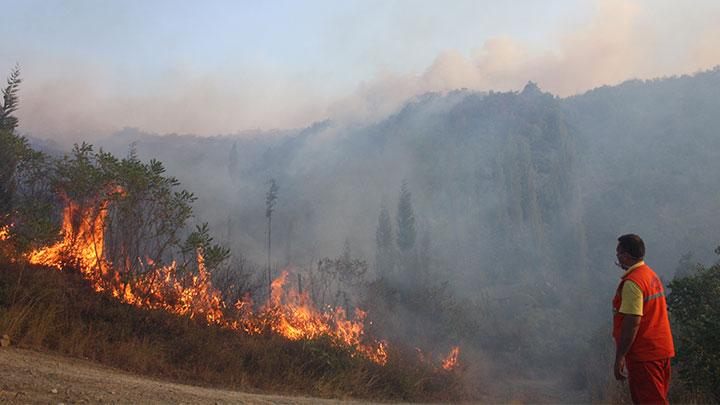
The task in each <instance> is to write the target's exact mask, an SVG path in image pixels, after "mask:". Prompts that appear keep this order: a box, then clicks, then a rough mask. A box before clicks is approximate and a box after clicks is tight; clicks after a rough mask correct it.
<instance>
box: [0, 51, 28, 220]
mask: <svg viewBox="0 0 720 405" xmlns="http://www.w3.org/2000/svg"><path fill="white" fill-rule="evenodd" d="M21 81H22V80H21V79H20V67H19V66H17V65H15V67H14V68H13V70H12V71H11V72H10V77H9V78H8V79H7V87H5V88H4V89H3V90H2V94H3V102H2V104H0V225H2V224H3V222H5V221H6V220H7V218H8V216H9V215H10V212H11V211H12V204H13V196H14V195H15V188H16V181H15V180H16V179H15V171H16V169H17V166H18V164H19V162H20V159H21V155H22V153H23V151H24V150H26V149H27V148H26V143H25V139H24V138H22V137H20V136H17V135H16V134H15V129H16V128H17V126H18V119H17V117H15V116H14V115H13V113H14V112H15V111H17V109H18V101H19V98H18V89H19V87H20V82H21Z"/></svg>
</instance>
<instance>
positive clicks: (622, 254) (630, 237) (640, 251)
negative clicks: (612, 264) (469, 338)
mask: <svg viewBox="0 0 720 405" xmlns="http://www.w3.org/2000/svg"><path fill="white" fill-rule="evenodd" d="M615 254H616V256H617V260H618V264H619V265H620V267H622V268H623V269H625V270H627V269H629V268H630V267H631V266H632V265H633V264H635V263H637V262H639V261H640V260H643V258H644V257H645V242H643V240H642V239H641V238H640V237H639V236H637V235H635V234H633V233H629V234H627V235H623V236H621V237H619V238H618V245H617V248H616V249H615Z"/></svg>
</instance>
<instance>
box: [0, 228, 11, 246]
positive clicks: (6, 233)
mask: <svg viewBox="0 0 720 405" xmlns="http://www.w3.org/2000/svg"><path fill="white" fill-rule="evenodd" d="M8 239H10V225H5V226H0V242H2V241H6V240H8Z"/></svg>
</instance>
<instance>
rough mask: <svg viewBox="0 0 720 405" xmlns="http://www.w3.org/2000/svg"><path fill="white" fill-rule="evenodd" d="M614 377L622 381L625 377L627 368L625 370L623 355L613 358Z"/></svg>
mask: <svg viewBox="0 0 720 405" xmlns="http://www.w3.org/2000/svg"><path fill="white" fill-rule="evenodd" d="M614 370H615V379H616V380H618V381H622V380H624V379H626V378H627V370H625V357H624V356H623V357H619V358H615V367H614Z"/></svg>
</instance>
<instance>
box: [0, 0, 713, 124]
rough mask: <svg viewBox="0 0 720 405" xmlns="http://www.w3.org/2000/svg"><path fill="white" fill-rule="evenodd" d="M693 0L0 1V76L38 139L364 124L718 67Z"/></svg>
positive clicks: (708, 6)
mask: <svg viewBox="0 0 720 405" xmlns="http://www.w3.org/2000/svg"><path fill="white" fill-rule="evenodd" d="M689 3H690V4H692V7H687V6H680V4H681V3H678V2H675V3H673V2H669V1H657V2H650V1H630V0H627V1H621V0H609V1H603V2H600V1H560V0H558V1H530V0H528V1H512V2H510V1H480V0H475V1H465V0H454V1H449V2H448V1H445V2H441V1H420V0H405V1H375V0H367V1H349V0H347V1H345V0H336V1H299V0H298V1H203V2H197V1H195V2H191V1H139V0H126V1H112V0H104V1H99V0H97V1H51V0H44V1H35V0H17V1H11V0H0V9H1V10H2V12H3V15H4V16H6V18H4V19H3V20H4V21H3V24H0V36H1V37H2V38H4V40H3V41H1V42H0V70H2V71H4V72H8V71H9V70H10V68H11V67H12V65H13V64H14V63H15V62H19V63H20V64H21V67H22V71H23V77H24V79H25V83H24V85H23V93H21V97H22V100H23V104H21V106H24V108H23V110H21V112H20V114H19V115H20V118H21V120H22V122H23V126H22V128H23V129H24V130H26V131H27V132H29V133H32V134H39V135H41V136H60V137H67V138H77V137H81V136H88V135H91V134H96V135H102V134H107V133H110V132H112V131H114V130H117V129H119V128H122V127H123V126H136V127H140V128H143V129H147V130H150V131H157V132H195V133H201V134H214V133H232V132H235V131H238V130H242V129H246V128H256V127H264V128H277V127H289V126H303V125H307V124H309V123H311V122H312V121H314V120H318V119H323V118H325V117H331V118H332V117H335V116H337V117H342V118H344V119H351V117H354V119H358V120H371V119H376V118H377V116H378V115H383V114H387V113H389V112H391V111H392V109H393V108H396V107H397V105H398V104H399V103H401V102H402V101H403V100H404V99H405V98H407V97H410V96H412V95H414V94H416V93H420V92H424V91H432V90H440V91H442V90H449V89H451V88H453V87H469V88H477V89H480V90H482V89H488V88H494V89H499V90H509V89H513V88H517V86H520V85H521V84H522V83H524V82H525V81H527V80H531V79H533V80H536V81H539V82H540V85H541V86H542V87H544V88H546V89H548V90H549V91H553V92H555V93H557V94H561V95H567V94H573V93H577V92H581V91H584V90H587V89H589V88H592V87H593V86H596V85H599V84H605V83H606V82H608V83H609V84H612V83H613V82H619V81H621V80H623V79H627V78H631V77H652V76H655V75H663V74H672V73H684V72H687V71H694V70H697V69H701V68H707V67H710V66H713V65H714V64H717V63H720V59H719V58H716V56H717V54H715V53H714V52H715V51H713V49H717V48H718V47H717V46H716V45H718V43H717V41H718V38H720V31H717V30H716V29H715V28H714V25H715V24H713V23H712V22H713V21H718V17H720V13H719V10H720V7H718V3H719V2H713V1H693V2H689ZM682 4H687V3H682ZM679 16H682V18H680V17H679ZM716 34H718V35H716ZM595 51H597V52H598V53H597V55H598V56H597V57H598V58H600V59H601V61H600V62H601V63H599V65H600V66H601V67H602V69H598V71H596V72H592V70H593V69H592V66H591V67H590V69H589V70H591V72H589V74H588V75H586V78H585V79H583V78H582V77H581V73H582V72H583V70H584V71H587V70H588V67H587V66H584V65H583V63H585V62H584V61H583V59H588V58H590V59H592V58H593V57H594V55H596V54H594V53H593V52H595ZM638 56H641V57H638ZM643 60H646V61H643ZM567 66H570V67H571V68H572V69H574V70H572V71H569V70H568V69H570V68H568V67H567ZM608 71H610V72H608ZM191 106H192V107H191Z"/></svg>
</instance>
